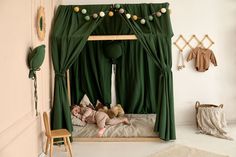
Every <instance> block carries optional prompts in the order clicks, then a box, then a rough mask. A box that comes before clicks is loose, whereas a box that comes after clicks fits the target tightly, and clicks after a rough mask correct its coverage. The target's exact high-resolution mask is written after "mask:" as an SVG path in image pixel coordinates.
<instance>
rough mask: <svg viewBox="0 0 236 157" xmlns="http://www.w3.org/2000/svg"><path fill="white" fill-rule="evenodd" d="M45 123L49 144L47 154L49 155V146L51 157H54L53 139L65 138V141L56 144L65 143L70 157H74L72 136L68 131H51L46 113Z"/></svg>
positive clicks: (47, 144) (44, 116)
mask: <svg viewBox="0 0 236 157" xmlns="http://www.w3.org/2000/svg"><path fill="white" fill-rule="evenodd" d="M43 121H44V126H45V134H46V136H47V143H46V149H45V154H47V153H48V146H49V145H50V157H52V156H53V143H55V142H53V139H55V138H63V141H57V142H56V143H61V142H64V145H65V148H66V150H67V151H68V153H69V154H70V157H72V148H71V143H70V138H69V137H70V136H71V134H70V133H69V132H68V130H66V129H58V130H51V128H50V123H49V119H48V114H47V113H46V112H44V113H43Z"/></svg>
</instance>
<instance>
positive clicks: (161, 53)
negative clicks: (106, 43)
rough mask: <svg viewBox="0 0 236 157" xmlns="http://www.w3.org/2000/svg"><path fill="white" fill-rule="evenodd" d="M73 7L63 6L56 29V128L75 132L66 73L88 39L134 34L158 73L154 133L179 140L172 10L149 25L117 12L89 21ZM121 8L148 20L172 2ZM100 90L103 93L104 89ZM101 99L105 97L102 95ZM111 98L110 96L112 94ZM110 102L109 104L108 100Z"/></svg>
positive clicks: (104, 8)
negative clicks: (174, 99)
mask: <svg viewBox="0 0 236 157" xmlns="http://www.w3.org/2000/svg"><path fill="white" fill-rule="evenodd" d="M73 7H74V6H59V8H58V10H57V14H56V16H55V23H54V27H53V29H52V37H51V52H52V59H53V65H54V69H55V74H56V75H55V89H54V105H53V109H52V128H53V129H59V128H67V129H68V130H69V131H72V125H71V119H70V111H69V102H68V98H67V90H66V88H67V87H66V78H65V77H64V74H65V72H66V70H67V69H69V68H70V67H71V65H72V64H73V63H75V61H76V60H77V59H78V57H79V55H80V53H81V52H82V51H83V48H84V46H85V44H86V42H87V38H88V36H89V35H90V34H132V33H134V34H135V35H136V36H137V37H138V42H139V43H140V44H141V45H142V47H143V49H144V51H145V52H146V53H147V55H148V57H149V58H150V60H152V61H153V62H154V65H155V66H156V68H157V69H156V71H157V72H158V76H157V77H158V79H157V80H158V83H157V87H158V91H157V93H155V94H156V96H157V99H158V100H157V104H156V114H157V118H156V124H155V130H154V131H156V132H158V133H159V136H160V138H161V139H164V140H173V139H175V138H176V137H175V122H174V102H173V78H172V72H171V66H172V58H171V37H172V36H173V32H172V29H171V23H170V17H169V14H168V11H167V13H165V14H162V16H161V17H157V16H154V19H153V21H148V20H147V19H146V24H145V25H142V24H140V22H139V20H138V21H134V20H132V19H127V18H126V16H125V14H119V13H117V12H116V13H115V16H114V17H109V16H105V17H104V18H100V17H99V18H97V19H96V20H94V19H91V20H90V21H85V20H84V15H81V14H80V13H76V12H74V11H73ZM110 7H111V5H83V6H80V8H86V10H87V12H88V14H89V15H92V14H93V13H95V12H96V13H99V12H100V11H108V10H109V9H110ZM121 7H122V8H124V9H125V10H126V12H128V13H130V14H132V15H137V16H139V17H145V18H147V17H148V16H149V15H151V14H153V13H155V12H157V11H159V10H160V9H161V8H166V9H168V3H161V4H122V5H121ZM86 55H87V54H86ZM150 76H151V75H150ZM93 77H94V76H93ZM120 77H123V76H120ZM95 78H96V77H95ZM146 79H147V78H146ZM95 82H97V83H98V80H95ZM99 84H101V82H100V83H99ZM143 86H144V85H142V87H143ZM95 87H96V86H95ZM96 88H97V90H98V91H99V92H100V93H102V92H101V91H102V90H101V87H96ZM118 90H119V89H118ZM137 90H138V89H137ZM154 91H155V90H154ZM82 92H84V91H82ZM91 95H92V94H91ZM120 95H121V94H120ZM100 96H101V97H104V95H102V94H100ZM95 97H96V96H94V98H95ZM107 97H109V94H108V95H107ZM121 99H123V98H122V96H120V100H121ZM104 101H105V100H104ZM107 102H109V100H108V99H107ZM124 103H125V102H124ZM154 103H155V102H154Z"/></svg>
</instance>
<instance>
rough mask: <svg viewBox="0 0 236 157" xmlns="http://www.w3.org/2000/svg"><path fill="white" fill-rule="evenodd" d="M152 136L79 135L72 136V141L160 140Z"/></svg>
mask: <svg viewBox="0 0 236 157" xmlns="http://www.w3.org/2000/svg"><path fill="white" fill-rule="evenodd" d="M161 141H162V140H161V139H160V138H158V137H157V138H154V137H101V138H98V137H81V138H73V142H161Z"/></svg>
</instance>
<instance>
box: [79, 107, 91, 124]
mask: <svg viewBox="0 0 236 157" xmlns="http://www.w3.org/2000/svg"><path fill="white" fill-rule="evenodd" d="M91 113H92V109H91V108H87V109H86V111H85V112H84V114H83V115H82V118H81V120H82V121H83V122H84V121H85V119H86V118H87V117H88V116H89V115H90V114H91Z"/></svg>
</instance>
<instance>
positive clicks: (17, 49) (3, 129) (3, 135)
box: [0, 0, 58, 157]
mask: <svg viewBox="0 0 236 157" xmlns="http://www.w3.org/2000/svg"><path fill="white" fill-rule="evenodd" d="M57 3H58V1H57V0H54V1H46V0H41V4H42V5H43V6H44V7H45V13H46V38H45V40H44V41H43V42H40V41H39V40H38V38H37V34H36V27H35V23H36V13H37V8H38V7H39V6H40V1H37V0H21V1H15V0H1V1H0V19H1V22H0V43H1V44H0V45H1V52H0V67H1V77H0V87H1V90H0V108H1V110H0V124H1V125H0V156H1V157H15V156H16V155H17V156H20V157H23V156H24V157H32V156H34V157H36V156H38V155H39V154H40V153H41V152H42V144H43V142H44V138H42V137H44V134H43V126H42V125H43V123H42V119H41V115H42V112H43V111H50V104H51V95H52V94H51V93H52V91H51V89H52V88H51V84H52V83H51V82H52V79H51V77H50V76H51V68H52V67H51V63H50V59H49V51H48V34H49V31H50V26H51V19H52V16H53V9H54V6H55V5H56V4H57ZM40 44H45V45H46V56H45V60H44V63H43V66H42V67H41V71H39V72H37V75H38V97H39V103H38V108H39V111H40V116H38V117H36V116H35V111H34V100H33V90H34V89H33V81H32V80H30V79H29V78H28V67H27V65H26V56H27V50H28V48H29V47H30V46H33V47H36V46H38V45H40Z"/></svg>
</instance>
